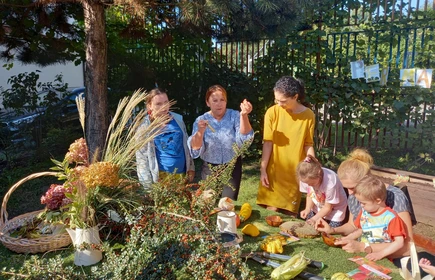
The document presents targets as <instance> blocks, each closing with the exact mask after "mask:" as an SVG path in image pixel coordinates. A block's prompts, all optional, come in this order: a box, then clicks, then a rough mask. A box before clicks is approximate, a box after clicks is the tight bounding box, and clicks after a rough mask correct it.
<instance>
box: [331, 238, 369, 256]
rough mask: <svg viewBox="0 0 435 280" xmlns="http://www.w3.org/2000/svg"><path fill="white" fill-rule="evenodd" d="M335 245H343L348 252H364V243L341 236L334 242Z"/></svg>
mask: <svg viewBox="0 0 435 280" xmlns="http://www.w3.org/2000/svg"><path fill="white" fill-rule="evenodd" d="M334 244H335V245H338V246H342V248H343V250H345V251H346V252H348V253H361V252H364V243H361V242H358V241H356V240H346V239H344V238H340V239H339V240H337V241H335V242H334Z"/></svg>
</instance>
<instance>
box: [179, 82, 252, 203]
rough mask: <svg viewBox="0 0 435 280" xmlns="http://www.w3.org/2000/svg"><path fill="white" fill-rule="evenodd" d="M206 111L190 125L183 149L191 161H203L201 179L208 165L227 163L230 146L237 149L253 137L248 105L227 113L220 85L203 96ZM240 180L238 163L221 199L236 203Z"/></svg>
mask: <svg viewBox="0 0 435 280" xmlns="http://www.w3.org/2000/svg"><path fill="white" fill-rule="evenodd" d="M205 101H206V103H207V106H208V107H209V108H210V111H208V112H207V113H205V114H204V115H202V116H199V117H198V118H197V119H196V120H195V123H194V124H193V132H192V136H190V137H189V139H188V140H187V145H188V147H189V149H190V153H191V155H192V157H193V158H198V157H200V158H201V159H202V160H203V165H202V170H201V178H202V179H205V178H206V177H207V176H208V175H210V173H211V172H210V168H209V164H211V165H219V164H225V163H228V162H229V161H230V160H231V159H232V158H233V157H234V156H235V152H234V150H233V144H234V143H236V144H237V145H238V146H239V147H240V146H242V145H243V143H244V142H246V141H251V140H252V138H253V136H254V131H253V130H252V127H251V123H250V122H249V118H248V115H249V113H251V111H252V105H251V103H250V102H248V101H247V100H246V99H245V100H243V102H242V103H241V104H240V112H238V111H236V110H232V109H227V92H226V90H225V89H224V88H223V87H222V86H220V85H214V86H211V87H210V88H209V89H208V90H207V93H206V95H205ZM241 178H242V159H241V158H238V159H237V163H236V165H235V167H234V170H233V174H232V179H231V180H230V183H231V184H232V186H233V188H232V187H230V186H224V189H223V192H222V197H229V198H231V199H233V200H237V196H238V194H239V188H240V181H241Z"/></svg>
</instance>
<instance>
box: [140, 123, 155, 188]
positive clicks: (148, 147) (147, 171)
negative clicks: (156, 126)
mask: <svg viewBox="0 0 435 280" xmlns="http://www.w3.org/2000/svg"><path fill="white" fill-rule="evenodd" d="M149 125H150V120H149V118H148V117H147V118H145V120H144V123H143V124H142V125H141V126H140V127H139V128H138V129H146V128H147V127H148V126H149ZM137 141H141V139H137ZM136 167H137V176H138V179H139V182H140V183H141V184H142V185H143V186H144V188H145V190H149V189H150V188H151V185H152V184H153V183H155V182H157V180H158V176H159V166H158V163H157V158H156V150H155V147H154V141H150V142H148V143H146V144H145V145H144V146H143V147H141V148H140V149H139V150H138V151H137V152H136Z"/></svg>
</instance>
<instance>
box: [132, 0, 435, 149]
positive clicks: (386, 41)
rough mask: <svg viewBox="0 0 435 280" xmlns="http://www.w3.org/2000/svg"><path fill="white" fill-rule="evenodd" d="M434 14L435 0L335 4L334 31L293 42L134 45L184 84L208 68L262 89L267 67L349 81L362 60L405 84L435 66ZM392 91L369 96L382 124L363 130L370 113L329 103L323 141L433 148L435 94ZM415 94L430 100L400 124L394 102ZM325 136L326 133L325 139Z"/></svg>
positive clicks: (323, 107) (321, 108)
mask: <svg viewBox="0 0 435 280" xmlns="http://www.w3.org/2000/svg"><path fill="white" fill-rule="evenodd" d="M434 8H435V1H434V0H424V1H423V0H421V1H420V0H412V1H409V2H405V1H403V0H401V1H396V0H392V1H387V0H384V1H381V0H372V1H362V0H360V1H334V5H333V6H331V7H329V8H328V9H327V11H326V12H325V14H324V15H322V16H321V17H330V18H328V24H329V26H326V20H325V21H324V22H318V24H317V25H316V26H315V28H317V30H309V31H305V32H300V33H298V34H292V35H291V36H288V37H286V38H269V39H262V40H257V41H215V40H211V41H206V40H202V41H200V42H185V43H181V44H180V43H178V44H176V45H175V44H170V45H169V46H167V47H164V48H159V47H156V46H153V45H149V46H144V45H141V46H138V47H132V48H131V49H130V51H131V52H137V53H140V54H141V55H142V57H143V60H144V61H146V63H147V65H148V66H149V67H152V68H153V70H155V71H159V72H160V74H161V73H165V72H167V73H172V74H173V75H176V76H178V77H179V79H181V80H187V79H192V78H193V79H195V78H196V77H198V76H199V75H201V73H202V71H203V70H204V65H205V63H213V64H215V65H219V66H225V67H227V68H228V69H229V70H230V71H233V72H237V73H239V74H242V75H244V76H245V77H246V78H247V79H251V81H252V83H253V84H256V85H259V84H260V83H262V82H264V81H262V80H261V77H260V75H259V73H258V71H259V69H265V68H267V70H268V71H270V72H276V73H285V74H289V75H294V74H295V73H298V72H301V71H312V75H313V79H322V75H328V76H329V77H336V78H337V79H342V80H346V79H347V80H350V78H346V77H349V76H350V62H351V61H355V60H359V59H361V60H363V61H364V63H365V64H366V65H370V64H376V63H379V64H380V65H381V67H388V69H389V82H388V83H389V84H396V85H397V84H399V70H400V69H404V68H414V67H417V68H422V69H423V68H426V69H432V68H435V67H434V66H435V65H434V61H435V47H434V46H435V45H434V44H433V41H434V40H433V39H434V38H433V37H434V35H435V33H434V25H433V23H431V22H427V21H425V20H424V19H425V17H426V13H427V12H429V11H430V10H431V9H434ZM367 22H371V23H374V25H373V26H374V28H371V29H370V28H369V29H364V28H359V26H358V25H360V24H361V23H367ZM407 22H409V23H410V24H406V23H407ZM415 22H417V24H415ZM395 23H397V24H395ZM411 23H413V24H411ZM331 26H332V27H331ZM343 27H346V28H343ZM358 83H360V85H361V84H362V83H365V81H363V80H358V81H357V84H358ZM375 87H376V86H372V88H375ZM388 88H389V86H388V85H387V87H385V89H384V90H376V91H374V90H373V91H367V93H366V96H364V98H363V99H364V100H363V102H361V100H356V102H361V103H365V105H366V106H371V107H373V108H376V110H377V113H376V115H375V116H373V118H376V120H374V121H373V120H371V121H370V122H369V121H368V119H369V118H367V124H366V125H364V123H363V124H361V125H360V127H357V124H355V121H354V120H355V117H359V118H362V119H363V122H364V121H365V120H364V118H365V116H364V114H363V113H362V112H359V111H358V110H355V111H351V112H350V113H349V110H350V109H349V108H337V106H338V105H337V104H333V102H329V101H328V100H327V99H325V100H324V102H323V103H322V104H316V106H315V108H314V109H315V111H316V114H317V116H318V122H317V123H318V129H317V137H318V138H322V139H323V140H324V141H325V142H324V145H327V146H332V147H334V148H351V147H355V146H364V147H369V148H400V149H411V148H415V147H421V146H423V145H427V143H426V144H425V141H426V142H427V141H431V140H432V139H433V138H434V137H435V135H434V134H433V133H432V127H431V123H435V120H434V117H435V114H434V109H435V95H434V91H433V90H432V89H430V90H421V89H416V88H407V89H399V90H398V91H397V92H392V91H391V90H389V89H388ZM392 88H393V87H392ZM395 88H400V87H397V86H396V87H395ZM312 90H314V89H312ZM315 90H318V89H315ZM374 92H376V93H374ZM414 92H418V94H419V96H422V97H421V98H422V100H416V101H415V102H414V104H413V106H412V108H411V109H410V110H407V114H406V116H405V117H402V118H397V121H396V119H392V118H393V115H394V113H395V110H397V106H396V107H392V106H391V104H392V103H394V102H396V103H397V102H402V101H403V99H404V98H408V97H409V96H412V95H413V94H414ZM343 94H346V93H345V92H343ZM387 99H388V100H387ZM396 105H397V104H396ZM383 119H385V120H388V121H390V123H391V122H393V123H394V122H395V125H394V126H391V125H390V126H385V125H379V124H380V123H381V124H382V123H384V122H386V121H384V120H383ZM361 127H362V128H361ZM322 130H323V131H324V132H326V133H325V134H322V135H321V134H320V133H321V132H322Z"/></svg>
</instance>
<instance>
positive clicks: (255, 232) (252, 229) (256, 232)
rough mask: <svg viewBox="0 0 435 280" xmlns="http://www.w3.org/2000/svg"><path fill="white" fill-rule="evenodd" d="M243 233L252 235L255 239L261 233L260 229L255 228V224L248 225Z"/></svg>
mask: <svg viewBox="0 0 435 280" xmlns="http://www.w3.org/2000/svg"><path fill="white" fill-rule="evenodd" d="M242 232H243V233H244V234H246V235H250V236H253V237H256V236H258V235H259V234H260V231H259V230H258V228H257V227H256V226H254V225H253V224H247V225H246V226H245V227H244V228H243V229H242Z"/></svg>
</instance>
